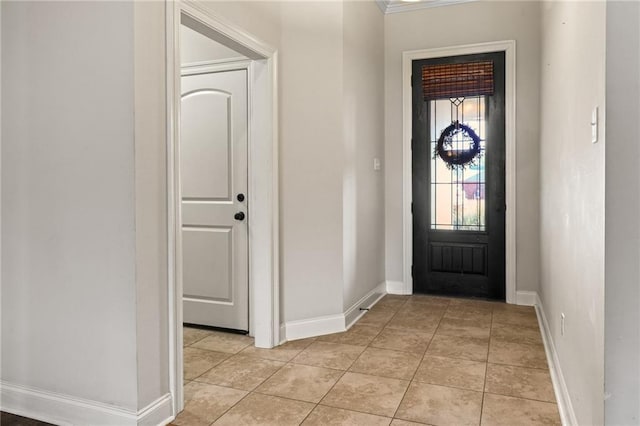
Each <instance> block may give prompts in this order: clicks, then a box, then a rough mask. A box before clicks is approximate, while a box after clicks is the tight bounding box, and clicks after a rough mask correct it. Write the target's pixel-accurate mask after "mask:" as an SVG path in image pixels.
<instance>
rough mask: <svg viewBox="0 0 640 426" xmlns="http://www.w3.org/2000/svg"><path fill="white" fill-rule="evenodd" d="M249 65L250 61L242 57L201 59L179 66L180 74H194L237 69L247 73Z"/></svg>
mask: <svg viewBox="0 0 640 426" xmlns="http://www.w3.org/2000/svg"><path fill="white" fill-rule="evenodd" d="M250 67H251V61H249V60H246V59H243V60H233V61H229V60H225V61H202V62H196V63H191V64H187V65H182V66H181V67H180V75H181V76H185V75H194V74H206V73H212V72H223V71H239V70H246V71H247V75H248V73H249V68H250Z"/></svg>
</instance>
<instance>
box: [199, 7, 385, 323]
mask: <svg viewBox="0 0 640 426" xmlns="http://www.w3.org/2000/svg"><path fill="white" fill-rule="evenodd" d="M200 4H201V5H203V6H204V7H206V8H207V9H208V10H210V11H211V12H212V13H214V14H216V15H217V16H220V17H221V18H223V19H224V20H226V21H229V22H232V23H233V24H235V25H238V26H240V27H242V28H245V29H247V30H248V31H250V32H251V33H252V34H254V35H256V36H257V37H260V38H261V39H262V40H264V41H265V42H267V43H269V44H271V45H272V46H274V47H276V48H277V49H278V54H279V61H280V62H279V93H278V95H279V103H280V104H279V107H280V122H279V125H280V213H281V221H280V227H281V229H280V245H281V247H280V268H281V269H280V274H281V276H280V278H281V321H282V322H283V323H286V322H291V321H297V320H305V319H309V318H317V317H324V316H330V315H340V314H342V313H343V312H344V310H345V309H347V308H348V307H350V306H351V305H352V304H353V303H354V302H356V301H358V300H359V299H360V298H362V297H363V296H364V295H365V294H367V293H368V292H369V291H371V290H373V289H374V288H375V287H376V286H377V285H378V284H380V283H381V282H383V281H384V279H385V278H384V260H383V248H384V232H383V231H382V226H383V222H384V219H383V217H384V208H383V200H384V193H383V191H384V187H383V175H384V172H383V171H380V172H374V171H373V158H374V156H378V157H382V156H383V152H382V134H383V126H384V124H383V120H382V115H383V108H384V104H383V99H382V96H383V95H382V84H383V83H382V81H383V80H382V74H383V72H384V70H383V66H382V51H383V44H382V32H383V25H382V22H383V15H382V13H381V12H380V10H379V9H378V8H377V6H376V5H375V3H373V2H359V1H353V2H351V1H347V2H344V3H342V2H322V1H307V2H234V1H204V2H201V3H200ZM365 70H366V71H365ZM354 123H355V124H354ZM383 166H384V164H383Z"/></svg>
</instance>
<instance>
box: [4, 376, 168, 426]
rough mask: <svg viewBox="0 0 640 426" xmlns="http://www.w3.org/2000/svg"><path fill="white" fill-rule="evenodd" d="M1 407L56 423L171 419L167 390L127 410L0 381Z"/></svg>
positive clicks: (135, 422) (130, 422)
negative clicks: (143, 403)
mask: <svg viewBox="0 0 640 426" xmlns="http://www.w3.org/2000/svg"><path fill="white" fill-rule="evenodd" d="M0 401H1V408H2V411H6V412H8V413H12V414H16V415H19V416H25V417H29V418H32V419H36V420H40V421H43V422H49V423H54V424H58V425H83V424H85V425H94V426H101V425H121V426H128V425H145V426H146V425H158V424H167V423H169V422H170V421H171V420H172V419H173V415H172V404H173V403H172V398H171V394H166V395H163V396H162V397H160V398H158V399H157V400H155V401H153V402H152V403H151V404H149V405H148V406H147V407H145V408H143V409H141V410H139V411H134V410H127V409H124V408H120V407H116V406H113V405H109V404H104V403H100V402H96V401H90V400H86V399H82V398H76V397H72V396H69V395H64V394H59V393H54V392H48V391H44V390H40V389H35V388H30V387H27V386H20V385H14V384H12V383H7V382H4V381H3V382H0Z"/></svg>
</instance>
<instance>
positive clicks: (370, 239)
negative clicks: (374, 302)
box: [342, 1, 385, 310]
mask: <svg viewBox="0 0 640 426" xmlns="http://www.w3.org/2000/svg"><path fill="white" fill-rule="evenodd" d="M343 20H344V25H343V27H344V31H343V37H344V50H343V63H344V94H343V111H344V112H343V114H344V131H343V133H344V134H343V138H344V147H345V148H344V149H345V165H344V167H345V170H344V178H343V190H342V197H343V206H344V207H343V229H344V238H343V247H344V248H343V250H344V252H343V257H344V259H343V264H344V290H343V291H344V301H343V309H345V310H346V309H348V308H349V307H351V306H352V305H353V304H354V303H356V302H357V301H358V300H359V299H360V298H362V297H363V295H365V294H367V293H368V292H369V291H371V290H372V288H373V287H375V285H376V284H380V283H382V282H383V281H384V209H383V206H384V168H385V165H384V163H383V164H382V166H381V170H377V171H376V170H374V169H373V159H374V158H379V159H380V160H381V161H382V157H383V156H384V109H383V104H384V52H383V46H384V15H383V14H382V13H380V9H378V6H376V4H375V3H374V2H363V1H350V2H345V3H344V16H343Z"/></svg>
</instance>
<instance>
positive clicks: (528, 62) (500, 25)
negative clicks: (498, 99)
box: [385, 1, 540, 291]
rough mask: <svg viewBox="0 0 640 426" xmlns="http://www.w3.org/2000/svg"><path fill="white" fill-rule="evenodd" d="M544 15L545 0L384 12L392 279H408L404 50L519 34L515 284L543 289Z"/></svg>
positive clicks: (387, 215) (389, 271)
mask: <svg viewBox="0 0 640 426" xmlns="http://www.w3.org/2000/svg"><path fill="white" fill-rule="evenodd" d="M539 19H540V8H539V3H538V2H528V1H522V2H521V1H518V2H501V1H496V2H493V1H482V2H473V3H466V4H461V5H455V6H447V7H438V8H432V9H425V10H419V11H415V12H410V13H397V14H391V15H387V16H385V106H386V108H385V160H386V164H387V168H386V170H385V188H386V189H385V197H386V198H385V233H386V256H385V257H386V276H387V280H389V281H402V247H403V246H402V244H403V243H402V52H403V51H407V50H418V49H429V48H436V47H447V46H457V45H464V44H475V43H482V42H489V41H500V40H516V82H517V87H516V96H517V100H516V110H517V115H516V126H517V133H516V151H517V152H516V156H517V158H516V169H517V172H516V178H517V188H516V191H517V195H516V203H517V205H516V206H515V207H516V209H517V213H516V216H517V218H516V220H517V229H516V232H517V241H516V250H517V258H518V260H517V284H516V285H517V290H528V291H537V290H538V281H539V273H538V271H539V221H538V196H539V184H538V178H539V167H538V164H539V141H538V139H539V138H538V129H539V99H538V90H539V78H540V69H539V63H540V25H539V23H540V21H539ZM454 26H455V28H457V29H454V28H453V27H454Z"/></svg>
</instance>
